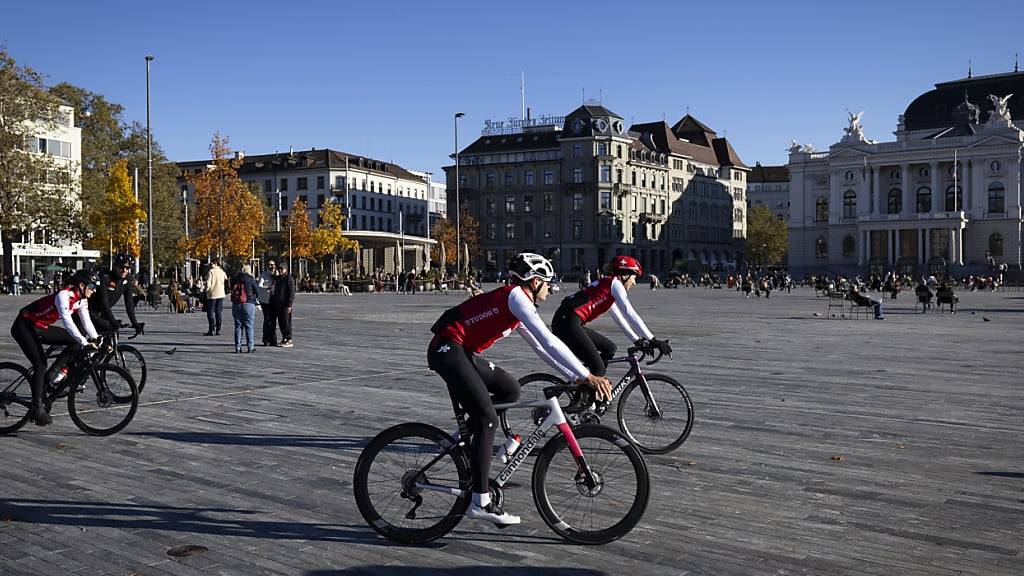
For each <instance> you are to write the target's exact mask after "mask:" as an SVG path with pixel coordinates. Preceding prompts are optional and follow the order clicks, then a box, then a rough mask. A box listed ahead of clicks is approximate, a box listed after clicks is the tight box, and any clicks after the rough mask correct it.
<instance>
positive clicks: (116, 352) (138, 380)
mask: <svg viewBox="0 0 1024 576" xmlns="http://www.w3.org/2000/svg"><path fill="white" fill-rule="evenodd" d="M124 327H125V326H124V325H123V324H121V322H120V321H118V326H117V329H116V330H111V331H110V332H109V333H107V334H103V337H102V340H101V342H100V346H99V348H100V353H101V356H100V358H99V359H97V362H98V363H99V364H113V365H115V366H119V367H121V368H124V369H125V371H127V372H128V373H129V374H131V375H132V378H133V379H134V380H135V385H136V386H138V387H139V394H141V393H142V389H143V388H145V387H146V376H147V373H148V371H147V369H146V359H145V358H143V356H142V352H140V351H139V349H138V348H136V347H135V346H132V345H131V344H125V343H122V342H121V341H120V335H119V331H120V329H121V328H124ZM145 328H146V323H145V322H140V323H139V324H138V327H137V328H136V329H135V334H132V335H131V336H129V337H128V338H127V339H128V340H134V339H135V338H137V337H139V336H140V335H145V334H146V330H145ZM63 350H64V346H63V345H54V346H50V347H49V348H47V349H46V357H47V358H56V357H57V356H59V355H60V354H61V352H63Z"/></svg>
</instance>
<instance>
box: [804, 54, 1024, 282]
mask: <svg viewBox="0 0 1024 576" xmlns="http://www.w3.org/2000/svg"><path fill="white" fill-rule="evenodd" d="M862 114H863V113H858V114H853V113H851V114H849V125H848V126H847V127H846V128H845V132H846V134H845V136H843V138H842V139H841V140H840V141H839V142H838V143H836V144H833V145H832V146H831V147H830V148H829V150H828V151H823V152H816V151H814V150H813V149H811V148H810V147H809V146H800V145H799V144H796V143H795V142H794V143H793V146H792V148H790V155H789V164H788V166H787V167H788V168H789V172H790V183H789V185H790V223H789V237H790V260H789V262H790V269H791V271H793V272H794V273H795V274H804V273H808V272H829V271H833V272H844V273H847V274H855V273H856V274H865V273H868V272H882V271H887V270H892V269H894V268H896V269H898V270H899V271H900V272H906V273H921V272H924V271H926V270H929V269H931V270H933V271H934V270H936V269H949V270H952V271H954V272H960V273H963V272H968V271H978V270H979V269H981V268H982V267H984V266H985V263H986V253H989V254H991V255H992V257H993V258H995V260H996V262H998V263H1003V262H1005V263H1007V264H1009V266H1010V267H1011V269H1012V268H1016V269H1019V268H1020V264H1021V154H1022V151H1024V132H1022V128H1024V73H1022V72H1018V71H1016V70H1015V71H1014V72H1011V73H1006V74H995V75H990V76H978V77H972V76H970V75H968V77H967V78H962V79H960V80H955V81H952V82H944V83H941V84H936V86H935V89H934V90H931V91H928V92H926V93H924V94H922V95H921V96H919V97H918V98H917V99H915V100H914V101H913V102H912V103H911V104H910V105H909V106H908V107H907V109H906V112H905V113H904V114H902V115H901V116H900V118H899V122H898V125H897V128H896V132H895V135H896V140H895V141H890V142H878V141H875V140H869V139H868V138H867V137H865V134H864V128H863V126H862V124H861V116H862Z"/></svg>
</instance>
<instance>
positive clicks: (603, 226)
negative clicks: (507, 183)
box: [484, 218, 725, 242]
mask: <svg viewBox="0 0 1024 576" xmlns="http://www.w3.org/2000/svg"><path fill="white" fill-rule="evenodd" d="M522 224H523V237H524V238H527V239H532V238H533V237H534V223H533V222H523V223H522ZM635 225H636V227H637V229H636V233H637V236H646V237H648V238H657V237H658V234H659V233H660V232H661V228H662V227H661V226H659V225H658V224H645V223H639V222H638V223H636V224H635ZM641 227H643V230H642V232H641ZM484 230H485V235H486V238H487V239H488V240H495V239H497V236H498V224H497V223H496V222H488V223H487V224H486V226H485V227H484ZM503 230H504V239H505V240H515V239H516V230H517V227H516V223H515V222H505V224H504V227H503ZM700 230H701V231H702V232H701V234H700V236H701V238H700V239H701V240H705V241H706V240H708V239H709V238H710V239H711V241H713V242H717V241H718V238H720V237H723V236H724V234H725V233H724V231H722V230H718V229H708V228H701V229H700ZM709 230H710V231H709ZM543 234H544V236H543V237H544V238H552V237H553V236H554V223H553V222H551V221H546V222H544V227H543ZM600 235H601V237H602V238H621V237H622V220H618V219H610V218H609V219H602V220H601V222H600ZM572 239H573V240H583V220H573V221H572Z"/></svg>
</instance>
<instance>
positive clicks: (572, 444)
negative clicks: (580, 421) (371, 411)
mask: <svg viewBox="0 0 1024 576" xmlns="http://www.w3.org/2000/svg"><path fill="white" fill-rule="evenodd" d="M509 408H547V409H548V410H549V412H548V415H547V417H545V418H544V420H543V421H542V422H541V423H540V425H539V426H537V428H536V429H535V430H534V431H533V433H532V434H530V436H529V438H527V439H526V441H524V442H523V444H522V445H521V446H520V447H519V449H518V450H516V453H515V455H514V456H513V457H512V459H511V460H509V461H508V463H507V464H506V465H505V468H504V469H502V470H501V472H499V473H498V476H497V478H496V479H495V483H497V485H498V486H499V487H502V488H503V487H504V486H505V483H506V482H508V480H509V479H510V478H511V477H512V475H513V474H515V471H516V470H518V469H519V466H520V465H521V464H522V463H523V461H525V460H526V458H527V457H528V456H529V455H530V453H531V452H533V450H534V449H535V448H536V447H537V445H538V444H540V441H541V439H542V438H544V436H546V435H547V433H548V431H549V430H551V429H552V428H554V427H556V426H557V427H558V429H559V431H560V432H561V433H562V435H563V436H565V439H566V442H567V443H568V444H569V452H571V453H572V456H573V459H574V460H575V461H576V465H577V466H579V470H580V473H581V474H583V476H584V478H585V480H586V484H587V487H588V488H593V487H594V486H596V485H597V483H596V482H595V480H594V474H593V472H592V471H591V470H590V466H589V465H588V464H587V461H586V459H585V458H584V456H583V451H582V450H581V449H580V445H579V443H578V442H577V441H576V436H575V435H574V434H573V433H572V428H571V427H570V426H569V422H568V420H566V418H565V414H564V413H563V412H562V407H561V406H560V405H559V404H558V396H557V395H554V396H552V397H550V398H545V399H544V400H534V401H528V402H512V403H508V404H495V405H494V409H495V410H507V409H509ZM458 420H459V429H460V430H462V429H463V428H464V423H463V421H462V416H461V415H459V416H458ZM464 445H465V442H461V441H460V442H459V443H457V444H454V445H452V446H449V447H447V448H445V450H444V451H443V452H441V454H439V455H438V456H437V457H436V458H434V459H432V460H431V461H430V462H428V463H427V464H426V465H425V466H423V467H421V468H420V469H419V471H418V472H417V474H418V475H419V474H423V473H424V472H426V471H427V470H429V469H430V467H431V466H433V465H434V464H435V463H437V462H438V461H439V460H441V458H444V457H445V456H446V455H447V454H449V453H450V452H451V451H452V450H453V449H455V447H456V446H464ZM415 486H416V488H420V489H423V490H432V491H434V492H442V493H445V494H453V495H455V496H465V495H467V492H468V491H466V490H462V489H460V488H453V487H451V486H441V485H438V484H431V483H429V482H416V484H415Z"/></svg>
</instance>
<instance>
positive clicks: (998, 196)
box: [988, 182, 1006, 212]
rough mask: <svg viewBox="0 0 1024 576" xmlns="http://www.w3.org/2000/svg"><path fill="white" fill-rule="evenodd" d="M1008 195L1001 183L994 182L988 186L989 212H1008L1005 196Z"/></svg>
mask: <svg viewBox="0 0 1024 576" xmlns="http://www.w3.org/2000/svg"><path fill="white" fill-rule="evenodd" d="M1005 195H1006V188H1004V187H1003V185H1002V184H1001V183H999V182H993V183H991V184H989V185H988V211H989V212H1006V203H1005V200H1004V196H1005Z"/></svg>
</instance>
